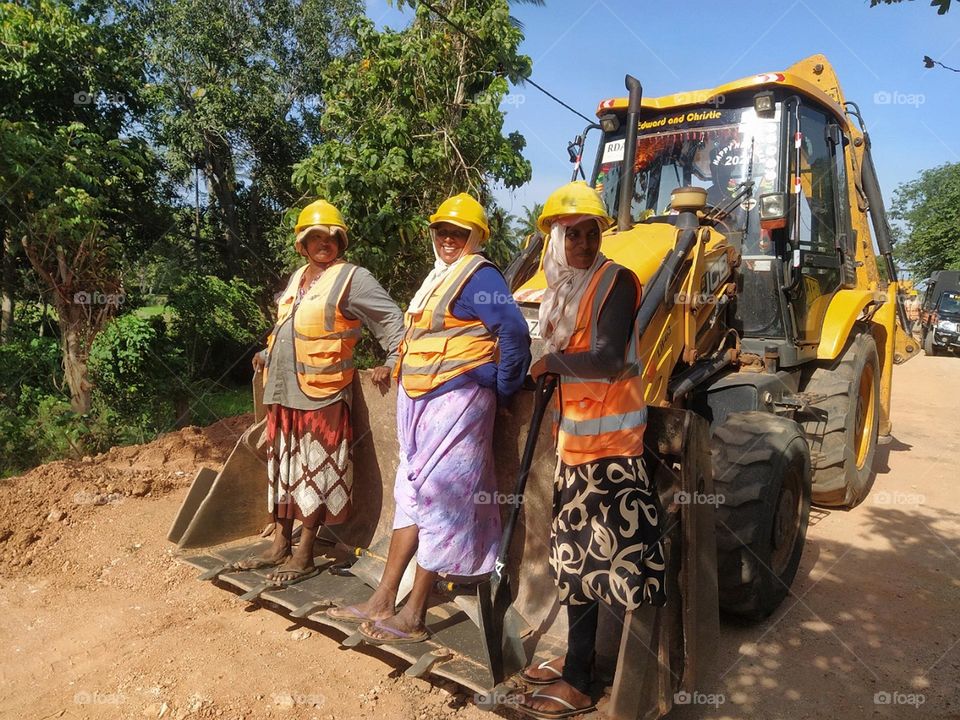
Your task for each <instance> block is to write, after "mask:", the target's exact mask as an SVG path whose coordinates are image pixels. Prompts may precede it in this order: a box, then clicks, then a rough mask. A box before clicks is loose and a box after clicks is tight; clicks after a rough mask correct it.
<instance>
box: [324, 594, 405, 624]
mask: <svg viewBox="0 0 960 720" xmlns="http://www.w3.org/2000/svg"><path fill="white" fill-rule="evenodd" d="M396 612H397V609H396V607H395V606H394V604H393V599H391V598H390V597H388V596H387V594H386V593H381V592H374V593H373V595H371V596H370V597H369V599H367V601H366V602H362V603H358V604H356V605H353V606H352V607H349V608H336V609H331V610H328V611H327V614H329V615H330V617H334V618H337V619H338V620H356V619H357V618H364V619H367V620H385V619H386V618H388V617H393V616H394V615H395V614H396Z"/></svg>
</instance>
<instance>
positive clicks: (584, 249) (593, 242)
mask: <svg viewBox="0 0 960 720" xmlns="http://www.w3.org/2000/svg"><path fill="white" fill-rule="evenodd" d="M563 249H564V250H565V251H566V253H567V264H568V265H569V266H570V267H572V268H576V269H577V270H586V269H587V268H589V267H590V266H591V265H592V264H593V260H594V258H596V257H597V250H599V249H600V225H599V224H598V223H597V221H596V220H594V219H593V218H590V219H587V220H582V221H581V222H578V223H577V224H576V225H571V226H570V227H568V228H567V234H566V236H565V237H564V241H563Z"/></svg>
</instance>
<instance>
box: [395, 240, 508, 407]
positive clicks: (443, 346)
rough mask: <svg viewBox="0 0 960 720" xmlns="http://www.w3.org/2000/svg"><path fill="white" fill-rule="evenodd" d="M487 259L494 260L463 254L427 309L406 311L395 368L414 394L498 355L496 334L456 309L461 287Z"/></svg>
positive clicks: (432, 295)
mask: <svg viewBox="0 0 960 720" xmlns="http://www.w3.org/2000/svg"><path fill="white" fill-rule="evenodd" d="M485 265H491V264H490V262H489V261H488V260H487V259H486V258H484V257H483V256H482V255H475V254H474V255H468V256H466V257H463V258H461V259H460V260H458V261H457V264H456V265H455V266H454V269H453V272H451V273H450V274H449V275H448V276H447V277H446V278H445V279H444V281H443V282H442V283H440V285H439V287H437V288H436V289H435V290H434V291H433V293H431V295H430V297H429V298H428V299H427V302H426V303H425V305H424V308H423V311H422V312H420V313H418V314H416V315H414V314H413V313H410V312H408V313H407V314H406V316H405V322H406V325H407V332H406V335H405V336H404V339H403V342H402V343H401V344H400V362H399V363H397V368H398V372H399V375H400V382H401V384H402V385H403V389H404V390H405V391H406V392H407V394H408V395H409V396H410V397H418V396H420V395H424V394H425V393H428V392H430V391H431V390H434V389H436V388H438V387H440V386H441V385H442V384H443V383H445V382H447V381H448V380H452V379H453V378H455V377H457V376H458V375H462V374H463V373H465V372H469V371H470V370H473V369H474V368H476V367H480V366H481V365H484V364H486V363H488V362H492V361H494V360H495V359H496V352H497V343H496V339H495V338H494V337H493V335H491V334H490V331H489V330H487V328H486V327H485V326H484V324H483V323H482V322H480V320H461V319H460V318H457V317H455V316H454V315H453V304H454V302H455V300H456V299H457V297H458V296H459V294H460V292H461V291H462V290H463V287H464V286H465V285H466V284H467V281H469V280H470V278H471V277H473V275H474V273H476V272H477V271H478V270H479V269H480V268H482V267H484V266H485ZM491 267H493V266H492V265H491Z"/></svg>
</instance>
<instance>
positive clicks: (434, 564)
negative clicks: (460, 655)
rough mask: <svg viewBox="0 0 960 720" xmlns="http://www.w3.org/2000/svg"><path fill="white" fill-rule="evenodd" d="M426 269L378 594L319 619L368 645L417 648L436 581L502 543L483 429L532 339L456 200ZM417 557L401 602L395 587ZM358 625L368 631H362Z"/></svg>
mask: <svg viewBox="0 0 960 720" xmlns="http://www.w3.org/2000/svg"><path fill="white" fill-rule="evenodd" d="M430 234H431V237H432V240H433V252H434V258H435V262H434V266H433V270H432V271H431V272H430V274H429V275H428V276H427V278H426V280H424V281H423V284H422V285H421V286H420V289H419V290H418V291H417V293H416V294H415V295H414V297H413V300H412V301H411V302H410V307H409V308H408V309H407V313H406V334H405V335H404V338H403V343H402V344H401V348H400V363H399V377H400V387H399V388H398V391H397V432H398V437H399V441H400V464H399V467H398V469H397V478H396V483H395V486H394V499H395V500H396V514H395V517H394V523H393V527H394V531H393V539H392V541H391V544H390V552H389V555H388V557H387V563H386V568H385V570H384V574H383V578H382V580H381V582H380V586H379V587H378V588H377V590H376V591H375V592H374V593H373V595H372V596H371V597H370V599H369V600H367V601H366V602H364V603H361V604H360V605H357V606H352V607H345V608H338V609H335V610H331V611H329V613H330V615H331V616H332V617H334V618H336V619H338V620H341V621H344V620H345V621H353V622H361V623H363V624H362V625H361V628H360V632H361V634H362V635H363V636H364V638H365V639H366V640H367V641H368V642H372V643H379V644H385V643H409V642H419V641H421V640H423V639H425V638H426V637H427V633H428V631H427V628H426V627H425V625H424V618H425V616H426V609H427V599H428V597H429V594H430V588H431V587H432V586H433V582H434V580H435V578H436V574H437V573H438V572H446V573H450V574H453V575H460V576H475V575H481V574H484V573H488V572H490V571H491V570H492V569H493V563H494V561H495V560H496V554H497V545H498V542H499V539H500V510H499V508H498V507H497V505H496V503H495V502H494V500H495V498H496V497H497V492H496V490H497V485H496V479H495V477H494V468H493V420H494V415H495V411H496V408H497V401H498V397H499V398H500V399H501V401H505V400H506V399H507V398H509V396H511V395H512V394H513V393H515V392H516V391H517V390H518V389H519V388H520V385H521V384H522V383H523V378H524V376H525V375H526V372H527V367H528V366H529V364H530V335H529V332H528V330H527V324H526V322H525V321H524V319H523V316H522V315H521V314H520V310H519V308H517V306H516V304H515V303H514V302H513V298H512V297H511V295H510V292H509V290H508V289H507V284H506V282H505V281H504V279H503V276H502V275H501V274H500V271H499V270H497V268H496V267H495V266H494V265H493V264H492V263H491V262H490V261H489V260H487V259H486V258H485V257H484V256H483V255H481V254H480V253H479V250H480V246H481V245H482V244H483V243H484V242H485V241H486V239H487V237H488V235H489V234H490V231H489V228H488V226H487V218H486V213H485V212H484V210H483V207H482V206H481V205H480V203H478V202H477V201H476V200H475V199H473V198H472V197H470V196H469V195H467V194H466V193H461V194H459V195H455V196H454V197H452V198H449V199H448V200H446V201H445V202H444V203H443V204H441V205H440V207H439V209H438V210H437V212H436V213H435V214H433V215H432V216H431V217H430ZM414 555H416V558H417V570H416V577H415V579H414V583H413V588H412V590H411V591H410V597H409V599H408V600H407V601H406V603H405V604H404V605H403V608H402V609H401V610H400V611H399V612H398V611H397V603H398V597H397V594H398V591H399V587H400V578H401V577H402V575H403V572H404V570H405V569H406V567H407V564H408V563H409V562H410V560H411V558H412V557H413V556H414ZM364 621H366V622H364Z"/></svg>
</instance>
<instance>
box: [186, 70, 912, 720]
mask: <svg viewBox="0 0 960 720" xmlns="http://www.w3.org/2000/svg"><path fill="white" fill-rule="evenodd" d="M626 85H627V90H628V96H627V97H625V98H614V99H610V100H604V101H603V102H601V103H600V104H599V107H598V110H597V117H598V121H597V122H596V123H591V125H590V126H588V128H587V129H586V130H585V131H584V132H583V133H582V134H581V136H579V137H578V141H577V142H576V143H574V144H573V145H574V152H573V153H572V159H574V160H575V161H576V165H575V170H574V175H575V177H576V176H577V174H578V173H580V174H584V175H585V173H583V170H582V169H581V167H582V163H581V162H580V159H581V157H582V148H583V145H584V139H585V138H587V137H588V136H589V134H590V133H598V134H599V138H598V150H597V155H596V162H595V163H594V167H593V170H592V174H591V176H590V178H589V182H590V183H591V184H592V185H594V186H595V187H596V188H597V189H598V190H599V191H600V192H601V194H602V196H603V198H604V200H605V202H606V204H607V207H608V210H609V212H610V214H611V215H612V216H613V217H615V218H616V219H617V223H616V225H615V226H614V227H613V228H611V229H610V230H608V231H607V232H606V233H605V235H604V237H603V242H602V250H603V252H604V253H605V254H606V255H607V256H608V257H610V258H612V259H613V260H615V261H616V262H618V263H620V264H622V265H625V266H626V267H629V268H631V269H632V270H634V271H635V272H636V273H637V275H638V276H639V278H640V279H641V281H642V283H643V287H644V291H643V300H642V302H641V306H640V309H639V311H638V314H637V316H636V318H633V327H634V330H635V333H636V340H637V342H638V344H639V345H638V346H639V349H640V354H641V357H642V359H643V373H644V377H645V378H646V381H647V385H646V396H647V402H648V403H649V406H650V421H649V426H648V430H647V434H646V436H645V438H646V445H647V455H646V459H647V462H648V468H651V469H652V472H653V478H654V481H655V483H656V486H657V489H658V492H659V494H660V497H661V499H662V502H663V506H664V508H665V513H664V515H665V517H664V521H663V527H662V532H663V536H664V538H665V543H666V548H667V563H668V597H669V601H668V604H667V606H666V607H663V608H648V607H643V608H641V609H639V610H637V611H636V612H633V613H630V614H628V616H627V617H626V619H625V621H624V622H619V621H613V620H611V618H612V617H613V616H612V614H607V615H608V616H607V617H604V615H605V614H604V613H601V618H602V620H601V635H602V638H601V640H602V641H601V643H600V646H599V647H598V656H603V657H610V658H613V660H612V661H611V665H612V666H611V667H610V668H608V670H609V674H610V677H611V678H612V681H611V684H610V687H609V688H607V692H606V695H605V697H604V699H603V701H602V702H601V704H600V706H599V713H600V715H601V716H604V717H609V718H624V719H629V720H634V719H635V718H656V717H661V716H662V715H664V714H666V713H667V712H668V711H669V710H670V708H671V707H672V705H673V702H674V698H675V696H676V694H677V693H682V692H687V693H693V692H697V691H700V692H703V691H705V689H708V688H707V686H705V685H704V683H705V682H707V681H706V677H707V673H708V672H709V668H710V663H711V652H712V650H713V648H715V647H716V638H717V634H718V618H719V613H720V612H721V611H722V612H724V613H727V614H730V615H735V616H740V617H743V618H748V619H758V618H762V617H765V616H767V615H769V614H770V613H771V612H773V611H774V610H775V609H776V607H777V606H778V605H779V604H780V602H781V601H782V600H783V598H784V597H785V596H786V595H787V593H788V592H789V588H790V584H791V582H792V581H793V578H794V575H795V574H796V571H797V567H798V564H799V561H800V556H801V553H802V551H803V545H804V538H805V534H806V528H807V519H808V515H809V510H810V504H811V502H814V503H819V504H822V505H826V506H833V507H845V508H852V507H854V506H855V505H857V504H858V503H860V502H862V501H863V499H864V498H865V497H866V496H867V494H868V492H869V490H870V486H871V483H872V481H873V477H874V475H873V470H872V464H873V459H874V454H875V450H876V446H877V444H878V442H880V441H882V440H883V439H888V438H889V437H890V431H891V422H890V385H891V378H892V370H893V365H894V364H895V363H900V362H903V361H905V360H907V359H909V358H910V357H912V356H913V355H916V354H918V349H919V348H918V346H917V344H916V342H914V341H913V340H912V339H911V338H910V337H909V336H907V334H906V333H905V332H904V328H905V327H907V326H908V323H907V321H906V317H905V315H904V310H903V306H902V301H901V293H900V289H899V286H898V283H897V275H896V268H895V267H894V265H893V262H892V257H891V247H890V239H889V227H888V225H887V220H886V215H885V212H884V208H883V201H882V197H881V194H880V188H879V184H878V182H877V176H876V171H875V169H874V165H873V161H872V159H871V155H870V140H869V137H868V135H867V133H866V130H865V128H864V123H863V120H862V118H861V116H860V112H859V109H858V108H857V106H856V105H855V104H853V103H849V102H847V101H846V100H845V98H844V96H843V94H842V93H841V90H840V86H839V83H838V81H837V77H836V75H835V74H834V71H833V69H832V68H831V66H830V64H829V63H828V62H827V60H826V58H824V57H822V56H819V55H817V56H813V57H809V58H807V59H805V60H802V61H800V62H798V63H797V64H795V65H793V66H792V67H790V68H788V69H787V70H785V71H782V72H769V73H763V74H759V75H753V76H750V77H747V78H743V79H741V80H737V81H735V82H731V83H729V84H726V85H721V86H719V87H716V88H712V89H709V90H701V91H696V92H685V93H682V94H678V95H670V96H665V97H660V98H653V99H650V98H643V97H642V88H641V85H640V82H639V81H638V80H636V79H635V78H632V77H630V76H627V80H626ZM585 179H586V178H585ZM871 224H872V227H873V233H871V230H870V225H871ZM874 241H876V245H877V248H875V246H874ZM542 252H543V239H542V237H540V236H538V235H535V236H533V237H532V238H530V239H529V241H528V243H527V244H526V246H525V248H524V250H523V251H522V252H521V253H520V254H519V255H518V256H517V257H516V258H515V259H514V261H513V262H512V263H511V265H510V266H509V267H508V268H507V270H506V273H505V274H506V276H507V279H508V281H509V282H510V284H511V289H512V290H513V291H514V297H515V298H516V300H517V302H518V303H519V304H520V306H521V308H522V309H523V311H524V313H525V315H526V316H527V318H528V323H529V325H530V329H531V335H532V336H533V337H534V339H535V340H534V354H535V356H536V355H537V354H539V353H541V352H542V348H541V343H540V342H539V341H538V340H537V337H538V328H537V321H536V318H537V307H538V302H539V299H540V297H541V296H542V293H543V290H544V277H543V272H542V269H541V259H542ZM879 257H882V261H883V262H884V263H885V266H886V275H887V277H888V278H890V281H889V282H885V281H882V280H881V276H880V273H879V271H878V265H877V264H878V258H879ZM624 321H625V322H630V319H629V318H625V319H624ZM255 386H256V381H255ZM394 392H395V390H392V391H390V392H389V393H388V394H386V395H383V394H381V393H380V392H379V391H378V390H377V389H376V388H375V387H374V385H373V384H372V383H371V382H370V381H369V377H367V375H366V374H364V373H361V374H360V377H359V379H358V381H357V386H356V388H355V404H354V411H353V421H354V423H355V430H354V433H355V437H356V438H357V440H356V443H355V445H354V447H353V459H354V463H355V465H354V468H355V470H354V474H355V490H354V497H355V512H354V515H353V517H352V519H351V520H350V521H349V522H348V523H347V524H346V525H344V526H340V527H337V528H336V529H335V533H334V532H332V531H329V530H328V531H325V532H324V533H322V534H321V537H320V538H319V540H318V543H317V563H318V564H319V565H320V566H321V567H322V568H323V569H324V570H323V572H322V573H321V574H320V575H318V576H315V577H312V578H310V579H308V580H305V581H303V582H301V583H298V584H296V585H293V586H291V587H289V588H285V589H275V588H271V586H270V584H269V583H268V582H267V580H266V576H265V573H264V572H260V571H242V572H235V571H232V570H230V568H229V564H230V563H231V562H232V561H234V560H236V559H239V558H240V557H242V556H246V555H248V554H249V553H250V552H251V547H252V546H257V544H260V545H265V544H267V543H268V542H269V541H268V540H266V539H263V538H258V537H257V536H258V533H260V531H261V529H262V528H263V527H264V526H265V525H266V524H267V523H268V522H269V519H270V518H269V515H268V512H267V507H266V490H265V470H264V466H263V457H264V455H263V449H262V448H261V447H258V442H259V441H260V429H261V426H259V425H255V426H253V427H252V428H251V429H250V430H249V431H248V432H247V433H246V434H245V435H244V437H243V438H242V439H241V440H240V442H239V443H238V444H237V448H236V450H235V451H234V453H233V454H232V455H231V456H230V458H229V459H228V460H227V462H226V464H225V466H224V468H223V470H222V471H221V472H220V473H219V474H216V473H213V472H212V471H201V472H200V473H198V475H197V477H196V479H195V481H194V484H193V486H192V487H191V489H190V492H189V494H188V496H187V498H186V500H185V501H184V504H183V507H182V508H181V510H180V513H179V514H178V516H177V518H176V519H175V521H174V524H173V527H172V528H171V532H170V536H169V537H170V540H171V541H173V542H175V543H177V544H178V546H179V547H180V548H181V550H182V557H183V559H184V560H185V562H187V563H190V564H191V565H193V566H195V567H197V568H199V569H200V570H202V574H201V577H202V578H205V579H207V580H213V581H215V582H216V583H217V584H218V585H219V586H221V587H226V588H232V589H234V590H235V591H239V592H242V593H243V595H242V597H244V598H246V599H251V600H253V599H257V600H259V601H260V602H263V603H265V604H267V605H269V606H270V607H273V608H276V609H278V610H281V611H284V612H289V614H290V615H291V616H293V617H295V618H302V619H303V621H304V622H311V623H315V624H318V625H327V626H332V627H334V628H336V629H337V630H340V631H342V632H343V633H344V635H345V637H344V640H343V643H344V645H346V646H348V647H349V646H356V645H358V644H359V643H360V642H361V638H360V636H359V635H358V634H357V633H356V627H355V626H347V625H338V623H337V622H336V621H334V620H331V619H330V618H329V617H327V616H326V615H325V614H323V613H322V610H323V609H324V608H326V607H328V606H330V605H342V604H353V603H355V602H357V601H359V600H362V599H364V598H365V597H366V596H367V595H368V594H369V592H370V587H371V586H374V585H375V584H376V582H377V581H378V579H379V577H380V575H381V573H382V569H383V556H384V555H386V547H387V544H388V542H389V535H390V528H391V520H392V516H393V493H392V484H393V479H394V474H395V471H396V465H397V441H396V436H395V413H394V407H395V400H396V398H395V397H394ZM532 407H533V393H530V392H528V391H524V392H521V393H520V396H519V397H518V398H517V399H516V401H515V403H514V406H513V408H512V409H511V417H510V418H506V419H504V418H498V425H497V428H496V439H495V448H496V467H497V474H498V478H499V482H500V490H501V491H502V492H503V493H510V492H512V490H513V484H514V482H515V480H516V477H517V468H518V465H519V463H520V456H521V452H522V449H523V448H524V444H525V441H526V433H527V425H528V421H529V418H530V416H531V411H532ZM554 467H555V455H554V446H553V439H552V436H551V432H550V429H549V428H543V429H542V430H540V434H539V442H538V445H537V451H536V453H535V455H534V457H533V462H532V467H531V471H530V474H529V479H528V481H527V485H526V493H525V495H524V503H523V508H522V513H521V516H520V521H519V522H518V524H517V533H516V535H515V537H514V541H513V542H512V544H511V545H510V548H509V549H510V552H509V556H508V558H509V559H508V562H507V564H506V572H507V573H508V575H509V580H510V585H511V587H512V588H514V589H515V593H514V595H515V597H514V598H513V602H512V604H511V605H510V606H509V608H507V609H506V610H505V611H501V612H502V617H499V618H498V620H499V621H500V623H502V636H503V639H502V646H501V647H500V648H496V650H497V652H495V653H493V652H490V650H491V648H489V647H486V640H485V639H484V633H483V630H482V629H481V628H482V626H483V625H484V617H483V615H484V613H485V612H487V613H488V612H490V609H489V603H486V607H485V602H484V600H485V597H486V596H485V595H484V593H485V592H488V589H489V586H488V585H485V584H484V582H479V583H477V582H473V583H470V582H464V581H463V579H447V580H446V581H445V582H444V583H441V584H439V585H438V587H437V595H436V597H435V602H434V604H433V606H432V607H431V609H430V610H429V613H428V618H427V623H428V626H429V627H430V630H431V636H430V639H429V640H427V641H424V642H422V643H419V644H414V645H403V646H392V647H385V648H384V649H386V650H388V651H389V652H391V653H394V654H396V655H398V656H399V657H401V658H402V659H403V660H405V661H407V662H408V663H409V669H408V670H407V673H408V674H410V675H415V676H421V675H426V674H433V675H436V676H439V677H444V678H449V679H451V680H454V681H455V682H457V683H459V684H460V685H462V686H464V687H467V688H471V689H472V690H474V691H475V692H477V693H478V694H479V697H480V698H481V702H483V703H486V704H488V705H490V706H492V705H495V704H496V703H498V702H503V701H504V699H505V698H506V697H507V695H506V694H505V687H506V686H509V685H511V684H512V683H514V682H515V681H516V680H515V678H516V675H515V674H516V673H517V672H518V671H519V670H520V669H521V668H522V667H523V666H524V665H525V664H527V663H529V662H531V661H533V660H534V659H546V658H552V657H554V656H555V655H556V654H561V653H563V652H564V642H565V638H566V627H565V617H566V616H565V613H562V612H558V610H559V608H558V605H557V602H556V590H555V587H554V584H553V579H552V576H551V572H550V569H549V565H548V563H547V557H548V547H547V544H548V538H549V535H550V520H551V500H552V492H553V482H552V474H553V470H554ZM506 511H507V509H506V508H504V514H505V515H506ZM498 627H499V626H498Z"/></svg>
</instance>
